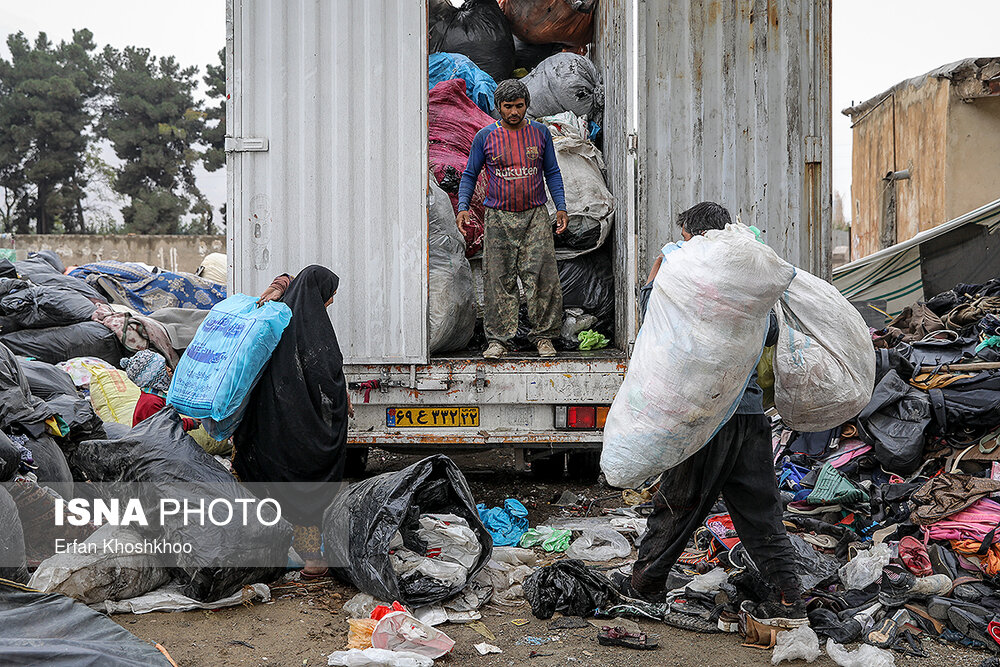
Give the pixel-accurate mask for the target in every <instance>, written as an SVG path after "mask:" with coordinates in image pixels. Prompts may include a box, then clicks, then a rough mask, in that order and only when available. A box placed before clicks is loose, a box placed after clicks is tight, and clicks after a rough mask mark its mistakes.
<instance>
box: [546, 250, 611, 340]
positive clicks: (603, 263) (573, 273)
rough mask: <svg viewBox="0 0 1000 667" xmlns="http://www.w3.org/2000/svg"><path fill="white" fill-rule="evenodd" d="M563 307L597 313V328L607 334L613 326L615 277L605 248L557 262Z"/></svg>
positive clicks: (609, 336)
mask: <svg viewBox="0 0 1000 667" xmlns="http://www.w3.org/2000/svg"><path fill="white" fill-rule="evenodd" d="M559 283H560V284H561V286H562V293H563V308H579V309H581V310H582V311H583V312H584V313H586V314H588V315H594V316H596V317H597V324H595V325H594V329H595V330H596V331H599V332H601V333H602V334H604V335H605V336H608V338H611V337H612V336H611V333H612V332H613V330H614V315H615V278H614V273H613V272H612V268H611V259H610V257H609V255H608V252H607V250H606V249H605V250H598V251H595V252H592V253H587V254H585V255H580V256H579V257H574V258H573V259H564V260H562V261H561V262H559Z"/></svg>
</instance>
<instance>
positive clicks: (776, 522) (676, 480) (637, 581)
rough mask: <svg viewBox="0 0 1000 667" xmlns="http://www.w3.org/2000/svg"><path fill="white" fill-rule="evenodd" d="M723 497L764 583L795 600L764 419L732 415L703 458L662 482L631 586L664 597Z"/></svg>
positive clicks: (791, 558)
mask: <svg viewBox="0 0 1000 667" xmlns="http://www.w3.org/2000/svg"><path fill="white" fill-rule="evenodd" d="M720 493H721V494H722V497H723V499H724V500H725V501H726V508H727V509H728V510H729V514H730V516H731V517H732V519H733V526H734V527H735V528H736V532H737V533H738V534H739V536H740V541H741V542H742V543H743V546H744V547H746V550H747V553H748V554H749V555H750V558H752V559H753V562H754V564H756V565H757V567H758V569H759V570H760V572H761V575H762V576H763V579H764V581H765V582H767V583H768V584H769V585H770V586H771V588H772V589H773V592H774V593H775V595H777V594H778V593H780V594H781V595H782V596H783V597H784V598H785V600H786V601H792V600H797V599H799V598H800V597H801V595H802V588H801V583H800V582H799V577H798V574H796V572H795V569H794V565H793V563H794V561H795V558H794V553H795V552H794V550H793V548H792V545H791V542H790V541H789V540H788V535H787V533H786V532H785V527H784V525H783V524H782V523H781V516H782V507H781V501H780V498H779V495H778V485H777V482H776V480H775V477H774V466H773V464H772V462H771V429H770V426H769V424H768V421H767V418H766V417H765V416H764V415H762V414H756V415H735V416H733V418H732V419H730V420H729V421H728V422H726V424H725V425H723V427H722V428H721V429H720V430H719V432H718V433H717V434H716V436H715V437H714V438H712V440H711V441H710V442H709V443H708V444H707V445H706V446H705V447H704V448H702V449H701V451H699V452H698V453H697V454H695V455H694V456H692V457H691V458H689V459H688V460H686V461H684V462H683V463H681V464H680V465H679V466H677V467H676V468H673V469H672V470H669V471H667V473H666V474H664V475H663V481H662V483H661V484H660V489H659V491H657V492H656V494H655V495H654V496H653V514H652V515H651V516H650V517H649V523H648V526H647V529H648V532H647V533H646V535H645V537H644V538H643V540H642V543H641V544H640V546H639V558H638V560H637V561H636V563H635V566H634V567H633V569H632V587H633V588H634V589H635V590H636V591H637V592H638V593H640V594H643V595H650V596H652V595H655V594H657V593H660V592H662V591H663V589H664V587H665V585H666V581H667V575H668V574H669V572H670V568H671V567H673V565H674V563H676V562H677V559H678V558H679V557H680V555H681V554H682V553H683V552H684V549H685V547H686V546H687V543H688V540H689V539H690V537H691V535H692V533H694V531H695V530H696V529H697V528H698V527H699V526H702V525H704V523H705V519H706V518H707V517H708V514H709V512H710V511H711V509H712V506H713V505H714V504H715V501H716V500H717V499H718V497H719V494H720Z"/></svg>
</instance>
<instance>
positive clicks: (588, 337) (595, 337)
mask: <svg viewBox="0 0 1000 667" xmlns="http://www.w3.org/2000/svg"><path fill="white" fill-rule="evenodd" d="M576 337H577V339H578V340H579V341H580V349H581V350H600V349H601V348H604V347H607V346H608V343H609V342H610V341H608V339H607V337H606V336H605V335H604V334H600V333H597V332H596V331H594V330H593V329H588V330H587V331H581V332H580V333H578V334H577V335H576Z"/></svg>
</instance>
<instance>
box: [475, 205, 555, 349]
mask: <svg viewBox="0 0 1000 667" xmlns="http://www.w3.org/2000/svg"><path fill="white" fill-rule="evenodd" d="M518 278H520V279H521V284H522V285H523V286H524V294H525V297H526V298H527V301H528V322H529V323H530V325H531V333H530V334H529V336H528V337H529V339H530V340H531V341H532V342H537V341H538V340H541V339H543V338H557V337H558V336H559V332H560V330H561V329H562V320H563V305H562V304H563V302H562V288H561V286H560V285H559V268H558V267H557V266H556V249H555V242H554V240H553V238H552V223H551V221H550V220H549V214H548V211H547V210H546V209H545V207H544V206H538V207H536V208H531V209H528V210H527V211H501V210H498V209H492V208H488V209H486V242H485V247H484V249H483V283H484V288H485V306H486V308H485V315H484V320H483V327H484V328H485V329H486V339H487V340H488V341H489V342H491V343H500V344H502V345H505V346H507V345H509V344H510V342H511V341H512V340H513V339H514V336H515V335H516V334H517V323H518V315H519V311H520V295H519V292H518V287H517V279H518Z"/></svg>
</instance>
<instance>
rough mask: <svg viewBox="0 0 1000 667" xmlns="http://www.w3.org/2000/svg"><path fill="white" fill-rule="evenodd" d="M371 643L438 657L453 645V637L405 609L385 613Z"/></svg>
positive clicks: (383, 647) (390, 649)
mask: <svg viewBox="0 0 1000 667" xmlns="http://www.w3.org/2000/svg"><path fill="white" fill-rule="evenodd" d="M372 647H374V648H381V649H386V650H388V651H406V652H412V653H416V654H418V655H423V656H426V657H428V658H431V659H435V660H436V659H437V658H440V657H442V656H444V655H445V654H447V653H449V652H450V651H451V649H453V648H455V640H453V639H452V638H451V637H449V636H448V635H446V634H445V633H443V632H441V631H440V630H436V629H435V628H432V627H431V626H429V625H426V624H424V623H421V622H420V621H418V620H417V619H415V618H413V616H411V615H410V614H408V613H406V612H405V611H395V612H392V613H391V614H386V615H385V616H383V617H382V619H381V620H380V621H379V622H378V625H376V626H375V630H374V631H373V632H372Z"/></svg>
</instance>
